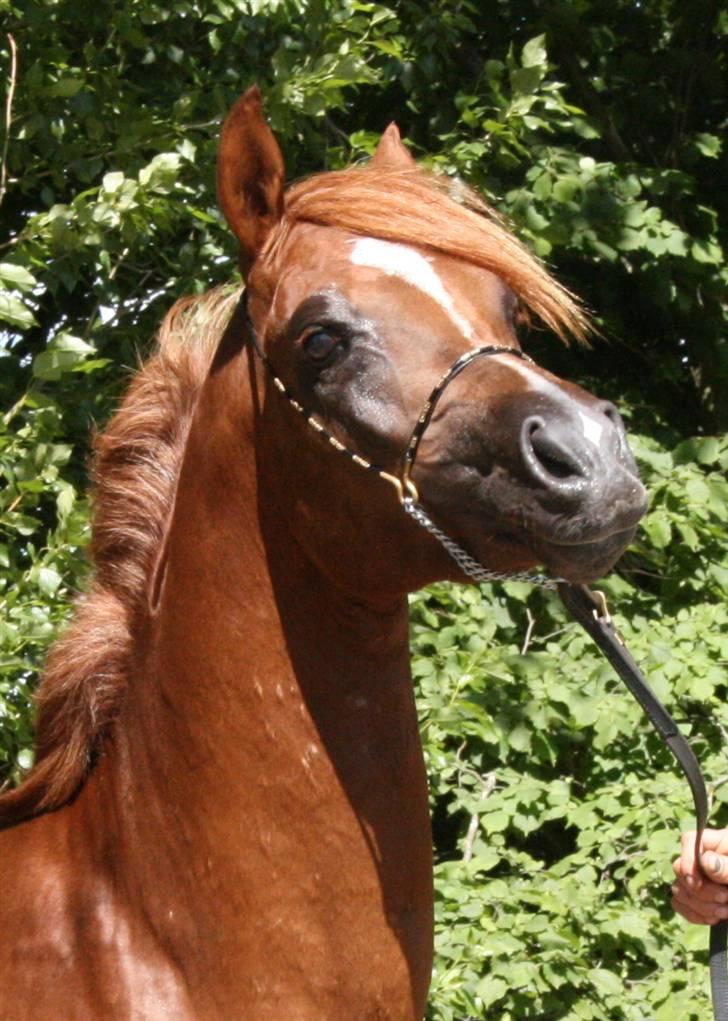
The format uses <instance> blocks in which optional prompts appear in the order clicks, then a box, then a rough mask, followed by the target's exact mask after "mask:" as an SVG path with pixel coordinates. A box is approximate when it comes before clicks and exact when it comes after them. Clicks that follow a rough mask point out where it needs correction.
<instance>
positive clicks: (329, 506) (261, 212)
mask: <svg viewBox="0 0 728 1021" xmlns="http://www.w3.org/2000/svg"><path fill="white" fill-rule="evenodd" d="M283 179H284V168H283V160H282V157H281V154H280V151H279V149H278V146H277V144H276V142H275V140H274V138H273V135H272V134H271V132H270V129H269V128H268V126H267V124H266V122H265V120H264V118H263V115H262V112H261V104H260V96H259V93H258V91H257V90H256V89H251V90H250V91H248V92H247V93H246V94H245V95H244V96H243V97H242V98H241V99H240V100H239V101H238V103H237V104H236V106H235V107H234V109H233V111H232V113H231V114H230V116H229V117H228V119H227V121H226V123H225V126H224V129H223V133H222V140H221V146H220V161H219V192H220V199H221V204H222V208H223V211H224V213H225V215H226V217H227V220H228V221H229V223H230V225H231V227H232V229H233V231H234V232H235V234H236V235H237V238H238V240H239V243H240V253H241V265H242V268H243V272H244V273H245V276H246V277H247V301H246V303H245V304H242V303H240V301H239V298H240V295H239V293H231V292H225V291H219V292H217V293H213V294H211V295H208V296H206V297H203V298H201V299H193V300H189V301H187V302H182V303H180V304H179V305H178V306H177V307H176V308H175V309H174V310H173V311H172V312H171V313H170V314H169V316H168V317H167V319H166V321H165V323H164V325H163V327H162V331H161V338H160V350H159V353H158V354H157V355H156V357H154V358H153V359H152V360H151V361H150V363H149V364H148V365H147V366H146V367H145V368H144V369H143V370H142V371H141V373H140V374H139V375H138V377H137V378H136V380H135V381H134V382H133V384H132V386H131V389H130V392H129V393H128V395H127V397H126V399H125V400H124V402H123V404H122V406H121V409H120V410H119V412H118V413H117V415H116V417H115V418H114V419H113V420H112V422H111V424H110V425H109V427H108V429H107V431H106V433H105V434H104V435H102V436H101V437H100V438H99V439H98V441H97V450H96V467H95V479H96V512H95V525H94V538H93V547H92V552H93V557H94V561H95V577H94V581H93V584H92V585H91V587H90V590H89V592H88V593H87V595H86V596H85V598H84V599H83V600H82V601H81V602H80V604H79V607H78V609H77V615H76V619H75V622H74V623H73V624H72V625H71V627H70V629H69V630H68V631H67V632H66V634H65V636H64V637H62V638H61V639H60V641H59V642H58V643H57V644H56V646H55V647H54V649H53V651H52V652H51V654H50V658H49V662H48V667H47V672H46V676H45V679H44V681H43V684H42V686H41V688H40V693H39V701H38V719H37V752H36V764H35V766H34V769H33V770H32V771H31V773H30V774H29V776H28V777H27V778H26V780H25V782H24V783H23V784H22V785H21V786H20V787H19V788H18V789H17V790H15V791H9V792H7V793H5V794H4V795H3V796H2V798H0V819H1V820H2V825H3V832H2V833H0V861H2V867H3V876H4V884H3V891H2V895H1V903H0V933H2V938H1V939H0V1018H2V1021H132V1019H133V1021H162V1019H169V1021H172V1019H173V1021H344V1019H347V1021H348V1019H356V1021H375V1019H377V1021H419V1019H421V1018H422V1016H423V1013H424V1010H425V1003H426V996H427V989H428V982H429V978H430V972H431V965H432V928H433V925H432V868H431V865H432V863H431V837H430V824H429V818H428V806H427V784H426V777H425V770H424V766H423V760H422V754H421V748H420V741H419V737H418V732H417V720H416V715H415V705H414V700H413V694H412V684H411V678H410V672H409V666H408V618H407V601H406V594H407V593H408V592H410V591H412V590H413V589H417V588H419V587H420V586H423V585H426V584H428V583H429V582H432V581H434V580H436V579H451V580H461V581H462V580H463V576H462V574H461V572H460V570H459V568H458V567H457V565H456V564H455V563H454V561H453V560H452V559H451V558H450V557H449V555H448V553H447V552H446V551H445V550H444V549H443V548H442V546H441V545H440V544H439V543H438V542H437V541H436V540H435V539H434V538H433V536H432V535H430V534H428V532H427V531H425V530H424V529H422V528H421V527H420V524H419V523H418V522H417V521H416V520H413V518H412V517H411V516H410V515H407V514H405V513H403V509H402V503H401V500H400V499H399V498H398V489H399V488H400V487H401V480H402V473H403V468H402V465H403V453H404V451H405V449H406V448H407V444H408V439H409V437H410V435H411V433H412V429H413V426H414V424H415V422H416V421H417V419H418V416H419V415H420V412H421V408H422V405H423V403H424V402H425V401H426V398H427V397H428V395H429V394H430V392H431V390H432V387H433V384H434V383H435V382H436V381H437V380H438V379H439V378H440V377H442V375H443V373H444V372H445V370H447V368H448V367H449V366H450V365H451V364H452V363H453V362H456V361H458V360H459V359H462V356H463V355H464V354H465V353H467V352H473V351H474V350H475V349H476V348H478V346H479V345H484V344H485V345H488V347H487V351H486V353H487V355H488V356H487V357H478V358H473V360H472V362H471V363H470V364H469V365H468V366H467V368H464V369H463V371H461V372H459V373H458V374H457V376H456V377H455V375H452V376H451V378H450V381H449V384H448V386H447V387H446V388H445V391H444V393H442V394H441V395H440V400H439V402H438V404H437V407H436V409H435V410H434V414H431V416H430V418H429V420H428V422H427V428H426V429H425V430H424V434H423V435H421V437H420V442H419V447H418V451H417V459H416V461H415V462H414V466H412V465H411V464H410V470H411V480H410V482H409V483H408V486H407V487H406V492H407V493H412V492H414V487H415V486H416V487H417V490H419V494H420V499H421V501H422V506H423V507H425V508H426V509H427V512H428V514H431V515H432V520H434V521H436V522H437V524H438V526H439V527H440V528H442V529H443V530H444V531H446V532H447V533H448V534H449V535H450V536H451V537H453V539H454V540H455V541H457V542H458V543H459V544H462V545H463V546H464V547H465V548H467V550H468V551H469V552H470V554H471V555H473V556H474V557H477V559H478V560H479V561H480V562H481V563H482V564H484V565H485V566H486V567H488V568H493V569H495V570H498V571H504V572H512V571H518V570H523V569H528V568H530V567H531V566H533V565H534V564H537V563H544V564H545V565H546V566H547V568H548V569H549V570H551V571H552V572H555V573H558V574H559V575H562V576H564V577H566V578H567V579H570V580H589V579H592V578H594V577H596V576H597V575H600V574H602V573H604V572H605V571H606V570H608V569H609V567H610V566H611V565H612V564H613V562H614V561H615V560H616V558H617V557H618V556H619V555H620V553H621V552H622V550H623V548H624V547H625V545H626V544H627V542H628V541H629V539H630V538H631V536H632V534H633V531H634V527H635V525H636V522H637V520H638V519H639V517H640V515H641V514H642V512H643V510H644V491H643V489H642V487H641V485H640V483H639V482H638V481H637V478H636V476H635V468H634V463H633V461H632V458H631V456H630V453H629V451H628V448H627V443H626V439H625V435H624V431H623V428H622V426H621V424H620V421H619V417H618V415H617V414H616V412H615V411H614V409H613V407H612V406H611V405H609V404H606V403H605V402H603V401H600V400H597V399H596V398H595V397H593V396H591V395H590V394H588V393H586V392H585V391H584V390H582V389H580V388H579V387H577V386H574V385H571V384H568V383H564V382H561V381H560V380H558V379H556V378H555V377H554V376H552V375H550V374H549V373H548V372H545V371H544V370H542V369H540V368H537V367H536V366H535V365H533V364H532V363H531V362H530V361H529V360H527V359H525V358H522V357H520V356H519V348H518V342H517V339H516V335H515V331H514V311H515V309H516V307H517V306H521V307H523V308H525V309H526V310H529V311H530V312H531V313H532V314H533V316H534V317H537V318H538V319H540V320H541V321H542V322H543V323H545V324H546V326H548V327H550V328H551V329H553V330H554V331H556V332H557V333H559V334H561V335H562V336H563V335H566V334H568V333H571V334H576V335H577V336H578V335H580V334H582V333H583V331H584V328H585V323H584V318H583V316H582V314H581V313H580V311H579V308H578V306H577V304H576V303H575V301H574V300H573V299H572V298H571V297H570V295H569V294H568V292H566V291H565V290H564V289H563V288H562V287H561V286H560V285H559V284H557V283H556V282H555V281H554V280H553V279H551V278H550V277H549V276H548V274H547V273H546V272H545V270H544V269H543V268H542V267H541V266H540V264H539V263H538V262H537V261H536V260H535V259H534V258H533V257H532V256H531V255H529V254H528V252H527V251H526V250H525V249H524V248H523V247H522V246H521V245H520V244H519V243H518V242H517V241H516V240H515V239H514V238H513V237H512V236H511V235H510V234H509V233H508V232H507V231H506V230H505V228H504V227H503V226H502V225H501V224H500V222H499V221H498V219H497V218H496V217H495V216H494V215H493V214H492V212H490V211H489V210H488V209H487V207H485V206H484V205H483V204H482V203H481V202H480V201H479V200H478V199H477V198H476V197H475V196H473V195H472V194H471V193H469V192H468V191H467V190H465V189H464V188H456V187H455V186H453V185H452V183H451V182H447V181H443V180H441V179H438V178H436V177H434V176H432V175H430V174H427V173H426V172H424V171H422V170H420V169H418V168H417V167H416V165H415V164H414V162H413V160H412V158H411V157H410V155H409V154H408V152H407V150H406V149H405V148H404V146H403V145H402V143H401V142H400V140H399V135H398V134H397V131H396V128H394V127H393V126H392V127H390V128H389V129H388V130H387V132H385V134H384V135H383V137H382V140H381V142H380V145H379V148H378V150H377V153H376V155H375V157H374V158H373V160H372V161H371V163H370V164H369V165H368V166H364V167H355V168H350V169H349V170H345V171H340V172H334V173H328V174H321V175H319V176H316V177H313V178H311V179H309V180H306V181H304V182H302V183H299V184H297V185H295V186H294V187H292V188H290V189H289V190H288V191H287V192H285V193H284V189H283ZM481 353H482V352H481ZM261 355H262V356H263V357H261ZM273 373H275V376H276V378H274V376H273ZM282 388H285V389H282ZM292 401H295V402H297V404H296V406H293V405H292ZM296 408H298V410H299V411H300V410H301V409H303V411H304V412H305V414H301V413H297V410H296ZM431 411H432V409H431ZM310 416H314V417H313V419H311V418H310ZM312 425H313V428H312V427H311V426H312ZM327 433H328V434H330V435H327ZM334 445H338V446H339V447H340V448H341V447H343V448H345V449H347V450H349V451H350V452H351V453H352V454H353V455H355V456H354V457H351V456H350V457H345V456H342V455H341V450H336V449H333V447H334ZM373 463H377V464H378V465H379V466H380V468H379V471H372V470H369V471H367V470H365V469H366V467H367V466H368V465H371V464H373ZM390 482H391V483H392V484H391V485H390V484H389V483H390Z"/></svg>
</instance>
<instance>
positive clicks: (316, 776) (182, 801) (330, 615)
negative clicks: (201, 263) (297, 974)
mask: <svg viewBox="0 0 728 1021" xmlns="http://www.w3.org/2000/svg"><path fill="white" fill-rule="evenodd" d="M247 380H248V372H247V366H245V364H244V358H243V357H242V356H241V357H239V358H235V359H232V360H231V361H229V362H228V363H227V364H226V365H225V366H224V367H223V368H222V369H220V370H219V371H218V372H216V373H214V374H213V375H212V376H211V378H210V380H209V381H208V383H207V385H206V387H205V388H204V390H203V393H202V396H201V399H200V404H199V407H198V410H197V414H196V417H195V421H194V423H193V426H192V429H191V432H190V437H189V441H188V449H187V452H186V456H185V463H184V466H183V471H182V474H181V477H180V482H179V488H178V494H177V500H176V508H175V512H174V516H173V521H172V525H171V529H170V534H169V539H168V563H167V568H166V578H165V581H164V584H163V586H162V590H161V599H160V604H159V607H158V609H157V611H156V613H154V615H153V617H152V618H151V619H150V622H149V626H148V629H147V634H146V636H145V638H144V640H143V642H142V647H141V649H140V654H139V661H138V666H137V669H136V671H135V672H134V676H133V678H132V679H131V684H130V689H129V693H128V699H127V703H126V706H125V709H124V711H123V713H122V715H121V717H120V719H119V721H118V726H117V730H116V734H115V736H114V739H113V742H112V743H111V745H110V749H109V752H108V755H107V759H106V762H105V763H104V771H103V773H102V775H106V776H109V777H110V778H111V779H110V780H109V785H110V787H112V788H116V789H115V791H114V797H115V802H116V809H115V811H116V812H117V813H120V814H121V816H122V820H123V821H122V825H121V826H120V831H121V833H122V834H123V836H122V838H121V839H122V840H124V841H126V844H127V846H126V848H125V854H126V857H125V861H127V863H128V868H127V871H128V874H129V875H131V874H133V876H134V883H136V884H138V886H139V887H140V889H141V887H144V890H143V897H144V899H145V900H144V902H145V910H146V911H147V912H149V910H150V909H149V904H150V898H152V903H153V900H154V898H157V899H159V900H160V903H159V905H158V908H159V910H158V912H155V911H154V909H153V908H152V911H151V914H152V916H157V917H166V916H167V914H168V911H167V909H168V907H169V905H168V903H166V902H165V903H163V902H162V900H163V898H164V897H167V898H169V897H171V896H172V893H171V890H172V889H174V890H175V893H174V897H175V898H177V899H179V900H181V901H183V902H184V904H185V910H186V911H187V912H188V915H189V930H190V932H189V935H190V940H191V941H192V942H193V944H194V947H195V954H196V955H197V957H198V958H199V956H200V954H199V944H200V937H199V933H200V931H204V930H205V929H206V928H208V927H209V928H210V930H211V931H212V930H213V928H214V932H215V940H216V941H217V942H219V941H220V940H224V939H225V938H226V937H225V932H226V927H227V931H228V932H229V934H230V939H231V940H239V939H240V938H241V937H240V928H241V927H240V913H241V912H244V913H245V914H246V915H249V913H250V912H251V910H253V911H254V912H255V914H256V917H259V918H264V917H266V913H267V912H271V911H274V910H275V911H276V912H278V914H283V915H285V913H286V910H287V906H288V908H289V910H290V911H292V912H294V913H295V917H296V918H297V919H299V920H300V919H301V918H302V917H306V916H307V915H308V916H311V915H313V916H316V917H318V916H319V915H320V925H321V927H322V931H323V928H325V929H326V930H327V931H328V933H329V934H328V935H327V937H326V938H327V939H328V940H332V939H335V938H336V937H335V936H334V935H333V932H334V929H335V926H334V929H332V922H331V901H332V898H335V897H336V896H337V894H336V892H335V887H336V883H335V882H334V881H333V880H332V878H331V877H332V874H334V873H335V872H337V871H338V870H340V868H341V865H342V863H346V864H347V878H346V881H345V883H344V889H343V890H342V891H340V893H339V894H338V896H339V898H340V900H341V901H342V904H343V908H344V910H345V913H346V912H348V910H349V909H350V910H352V911H356V912H357V915H358V918H359V922H358V926H359V928H358V933H359V934H360V936H361V938H362V939H363V940H366V939H368V938H376V937H375V936H374V933H375V931H376V932H379V930H380V929H381V927H382V925H384V923H383V922H382V918H386V919H387V921H386V931H387V932H389V933H390V934H391V933H392V932H396V933H397V940H398V941H399V943H400V944H402V946H403V947H404V957H405V958H406V960H407V961H408V962H409V963H408V964H407V965H406V968H405V970H408V971H409V972H410V973H412V974H414V973H415V972H416V973H417V976H418V977H417V981H416V983H415V984H416V985H418V987H419V988H426V981H427V977H426V976H427V972H428V969H429V956H428V954H429V951H428V947H427V946H423V939H424V940H425V942H426V943H427V941H428V938H429V931H430V926H429V924H428V916H429V911H430V884H431V879H430V870H431V860H430V832H429V819H428V812H427V792H426V782H425V776H424V769H423V764H422V756H421V750H420V745H419V737H418V733H417V724H416V714H415V708H414V702H413V695H412V690H411V683H410V674H409V665H408V648H407V613H406V601H405V600H404V599H397V600H394V601H392V603H391V604H390V605H388V606H386V607H384V608H381V607H380V608H377V609H374V608H367V607H366V606H364V605H362V604H361V603H359V602H358V601H357V600H356V599H354V598H353V597H352V596H350V595H347V594H346V593H344V592H342V591H340V590H338V589H337V588H336V586H335V585H333V584H332V583H331V582H330V581H329V580H328V579H327V577H326V575H325V574H324V573H323V572H322V571H320V570H319V569H318V568H317V567H316V566H315V565H314V564H313V563H312V561H311V560H310V559H309V558H308V557H307V556H306V555H305V554H304V553H303V552H302V551H301V549H300V547H299V546H298V544H297V543H296V541H295V539H294V537H293V536H292V534H291V532H290V531H289V529H288V528H287V525H286V522H287V521H288V519H289V517H290V508H289V507H286V506H283V505H282V499H283V493H282V487H281V489H280V490H279V491H277V492H271V491H264V490H265V487H264V486H263V487H262V484H261V482H260V473H259V472H258V471H257V470H256V462H255V451H254V444H253V437H254V432H255V413H254V402H253V399H252V394H251V390H250V385H249V383H248V382H247ZM233 400H234V402H235V406H237V407H238V408H240V409H241V410H240V411H239V413H238V415H237V417H236V418H235V419H233V418H231V417H230V415H229V413H228V412H226V411H225V410H224V409H226V408H228V407H230V402H231V401H233ZM122 857H123V856H122ZM170 870H172V871H173V873H174V883H175V884H177V885H176V886H175V887H172V885H171V883H170V882H169V880H168V876H169V874H170ZM312 876H316V877H319V878H321V877H326V883H327V884H328V887H327V889H328V893H325V892H321V893H320V894H319V895H316V896H313V895H312V894H311V884H312V878H311V877H312ZM127 878H128V876H127ZM317 882H318V879H317ZM332 883H333V886H332ZM211 891H213V892H214V897H211V896H210V893H211ZM169 912H170V917H171V915H172V913H173V910H172V909H171V908H170V909H169ZM405 916H407V917H410V916H411V919H410V922H408V923H406V926H409V925H410V924H411V927H412V932H411V933H409V934H405V935H402V933H401V932H399V930H397V927H396V924H394V923H393V922H392V919H397V918H399V917H405ZM347 917H348V916H347ZM175 924H177V923H175ZM312 924H313V923H312ZM317 924H318V923H317ZM349 924H350V923H349V921H347V926H348V925H349ZM403 924H405V923H403ZM406 926H405V927H406ZM415 930H416V933H417V934H416V935H415ZM276 931H277V930H276ZM233 933H235V934H236V935H235V936H234V937H233V935H232V934H233ZM160 938H161V937H160ZM175 938H177V937H176V936H175ZM258 938H260V937H258ZM322 938H323V937H322ZM340 938H341V940H344V941H345V940H346V939H347V938H350V937H347V935H346V933H345V932H344V931H342V932H341V933H340ZM413 941H414V942H416V943H417V950H416V951H415V950H413V949H412V946H408V942H409V943H410V944H411V943H413ZM299 949H300V948H299ZM176 952H178V953H179V954H180V955H181V956H184V954H183V953H182V952H181V951H179V948H177V951H176ZM257 952H258V953H260V949H259V948H258V951H257ZM337 952H339V951H338V950H337ZM281 953H283V951H281ZM401 956H402V955H401V954H400V957H401ZM279 963H280V962H279ZM297 967H298V966H297ZM412 981H413V982H414V981H415V980H414V979H413V980H412ZM408 995H409V994H408Z"/></svg>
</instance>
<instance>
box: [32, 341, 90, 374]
mask: <svg viewBox="0 0 728 1021" xmlns="http://www.w3.org/2000/svg"><path fill="white" fill-rule="evenodd" d="M95 351H96V349H95V348H94V347H93V345H92V344H89V343H88V342H87V341H85V340H82V339H81V338H80V337H74V336H73V335H72V334H70V333H59V334H58V336H57V337H55V338H54V339H53V340H52V341H51V342H50V344H49V345H48V347H47V348H46V350H45V351H42V352H41V353H40V354H39V355H37V356H36V358H35V360H34V361H33V375H34V376H35V377H36V379H44V380H57V379H60V377H61V376H62V375H63V373H64V372H71V371H73V370H74V369H76V368H78V367H80V366H81V365H82V363H83V362H84V361H85V359H87V358H88V357H89V356H90V355H92V354H95Z"/></svg>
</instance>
